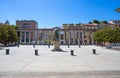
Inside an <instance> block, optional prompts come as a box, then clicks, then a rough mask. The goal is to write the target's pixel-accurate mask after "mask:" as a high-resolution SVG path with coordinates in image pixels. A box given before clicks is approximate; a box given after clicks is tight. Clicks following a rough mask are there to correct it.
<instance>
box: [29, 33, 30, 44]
mask: <svg viewBox="0 0 120 78" xmlns="http://www.w3.org/2000/svg"><path fill="white" fill-rule="evenodd" d="M29 44H30V32H29Z"/></svg>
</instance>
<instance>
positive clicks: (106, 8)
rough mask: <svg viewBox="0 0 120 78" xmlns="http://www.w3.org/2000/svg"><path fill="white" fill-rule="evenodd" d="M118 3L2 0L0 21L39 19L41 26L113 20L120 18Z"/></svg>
mask: <svg viewBox="0 0 120 78" xmlns="http://www.w3.org/2000/svg"><path fill="white" fill-rule="evenodd" d="M118 7H120V0H0V22H5V21H6V20H9V22H10V24H15V21H16V20H25V19H26V20H36V21H37V22H38V24H39V28H51V27H55V26H62V24H63V23H67V24H68V23H88V22H89V21H92V20H94V19H98V20H100V21H101V20H107V21H110V20H117V19H120V14H118V13H116V12H115V11H114V10H115V9H116V8H118Z"/></svg>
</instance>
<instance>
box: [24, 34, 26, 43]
mask: <svg viewBox="0 0 120 78" xmlns="http://www.w3.org/2000/svg"><path fill="white" fill-rule="evenodd" d="M24 42H25V43H26V32H24Z"/></svg>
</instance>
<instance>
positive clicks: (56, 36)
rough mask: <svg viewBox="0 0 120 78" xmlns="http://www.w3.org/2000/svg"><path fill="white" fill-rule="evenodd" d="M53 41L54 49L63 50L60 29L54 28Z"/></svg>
mask: <svg viewBox="0 0 120 78" xmlns="http://www.w3.org/2000/svg"><path fill="white" fill-rule="evenodd" d="M53 41H54V49H53V50H52V51H62V49H60V43H59V32H58V29H55V30H54V35H53Z"/></svg>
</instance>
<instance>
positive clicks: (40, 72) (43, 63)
mask: <svg viewBox="0 0 120 78" xmlns="http://www.w3.org/2000/svg"><path fill="white" fill-rule="evenodd" d="M6 48H9V49H10V55H5V49H6ZM6 48H5V49H4V50H0V77H2V78H6V77H9V78H11V77H12V78H16V77H17V78H30V77H31V78H33V77H35V78H40V77H41V78H79V77H82V78H120V62H119V60H120V51H115V50H110V49H105V48H101V47H98V46H94V45H91V46H81V48H79V47H78V46H70V48H68V47H67V46H61V49H63V50H64V52H52V51H51V50H52V49H53V46H51V47H50V48H48V46H44V45H42V46H40V45H37V46H35V48H33V46H32V45H27V46H26V45H20V47H19V48H18V47H6ZM35 49H38V51H39V56H36V55H35ZM92 49H96V52H97V54H96V55H94V54H93V53H92ZM70 50H74V54H75V56H71V55H70ZM96 73H97V74H96Z"/></svg>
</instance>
